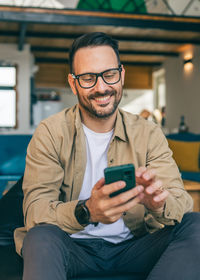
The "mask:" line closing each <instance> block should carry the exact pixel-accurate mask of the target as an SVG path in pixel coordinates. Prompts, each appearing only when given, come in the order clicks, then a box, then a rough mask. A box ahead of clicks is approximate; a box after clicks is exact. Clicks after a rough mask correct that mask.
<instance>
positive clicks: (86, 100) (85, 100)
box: [77, 89, 122, 119]
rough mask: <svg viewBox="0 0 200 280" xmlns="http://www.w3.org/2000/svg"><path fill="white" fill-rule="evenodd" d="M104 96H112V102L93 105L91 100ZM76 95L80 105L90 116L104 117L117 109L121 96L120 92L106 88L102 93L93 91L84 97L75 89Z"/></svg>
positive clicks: (107, 116)
mask: <svg viewBox="0 0 200 280" xmlns="http://www.w3.org/2000/svg"><path fill="white" fill-rule="evenodd" d="M104 96H114V101H113V103H112V104H98V105H97V106H94V105H93V103H92V100H94V99H95V98H98V97H104ZM77 97H78V101H79V105H80V107H81V108H83V109H84V110H85V111H86V112H87V113H89V115H90V116H91V117H93V118H100V119H106V118H109V117H110V116H112V115H113V114H114V113H115V111H116V110H117V107H118V105H119V103H120V101H121V98H122V92H121V91H116V90H114V89H113V90H106V91H105V92H104V93H99V92H95V93H92V94H90V95H89V96H86V97H85V96H81V95H80V93H79V92H78V90H77ZM107 107H109V108H107Z"/></svg>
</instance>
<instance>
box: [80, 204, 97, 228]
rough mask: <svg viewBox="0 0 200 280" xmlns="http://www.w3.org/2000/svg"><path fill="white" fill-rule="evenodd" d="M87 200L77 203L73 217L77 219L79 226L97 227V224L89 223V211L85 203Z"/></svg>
mask: <svg viewBox="0 0 200 280" xmlns="http://www.w3.org/2000/svg"><path fill="white" fill-rule="evenodd" d="M87 200H88V199H85V200H79V202H78V203H77V205H76V207H75V211H74V214H75V217H76V219H77V221H78V222H79V224H81V225H82V226H84V227H86V226H88V225H94V226H95V227H96V226H97V225H98V223H97V222H96V223H94V222H91V221H90V211H89V209H88V208H87V206H86V204H85V203H86V201H87Z"/></svg>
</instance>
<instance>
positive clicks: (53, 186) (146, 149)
mask: <svg viewBox="0 0 200 280" xmlns="http://www.w3.org/2000/svg"><path fill="white" fill-rule="evenodd" d="M127 163H133V164H134V165H135V167H136V168H138V167H140V166H147V167H148V168H153V169H155V170H156V174H157V177H158V178H159V179H161V180H162V181H163V184H164V187H165V188H166V189H167V190H168V191H169V193H170V195H169V197H168V198H167V201H166V207H165V209H164V211H163V212H162V213H150V212H149V211H148V210H147V209H146V208H145V207H144V206H143V205H141V204H138V205H137V206H135V207H134V208H132V209H131V210H130V211H128V212H127V214H126V215H125V216H123V219H124V222H125V224H126V225H127V226H128V227H129V229H130V230H131V231H132V233H133V234H134V235H136V236H141V235H143V234H145V233H146V232H153V231H155V230H157V229H159V228H161V227H163V226H164V225H174V224H175V223H176V222H180V221H181V219H182V216H183V214H184V213H185V212H188V211H191V210H192V204H193V203H192V199H191V197H190V196H189V195H188V193H187V192H186V191H185V190H184V188H183V184H182V181H181V178H180V174H179V171H178V168H177V166H176V164H175V162H174V160H173V159H172V152H171V151H170V150H169V148H168V144H167V141H166V138H165V137H164V135H163V133H162V132H161V130H160V128H159V127H158V126H157V125H155V124H153V123H152V122H149V121H146V120H144V119H142V118H140V117H139V116H137V115H132V114H129V113H126V112H124V111H122V110H119V111H118V114H117V120H116V125H115V129H114V135H113V137H112V140H111V143H110V147H109V150H108V166H114V165H120V164H127ZM85 166H86V146H85V136H84V132H83V128H82V124H81V119H80V113H79V109H78V106H77V105H76V106H74V107H73V108H71V109H66V110H64V111H62V112H60V113H58V114H56V115H53V116H51V117H49V118H48V119H46V120H44V121H42V122H41V124H40V125H39V126H38V128H37V129H36V131H35V133H34V135H33V137H32V140H31V142H30V144H29V146H28V150H27V157H26V169H25V175H24V183H23V191H24V204H23V210H24V222H25V227H24V228H18V229H16V230H15V234H14V236H15V244H16V250H17V252H18V253H20V252H21V248H22V244H23V238H24V236H25V234H26V232H27V231H28V230H29V229H30V228H32V227H34V226H35V225H38V224H40V223H50V224H55V225H58V226H59V227H60V228H61V229H63V230H64V231H66V232H68V233H69V234H72V233H75V232H77V231H81V230H82V229H83V227H82V226H81V225H80V224H79V223H78V222H77V220H76V218H75V216H74V208H75V206H76V204H77V199H78V196H79V193H80V190H81V186H82V182H83V177H84V172H85Z"/></svg>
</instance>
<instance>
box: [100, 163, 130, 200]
mask: <svg viewBox="0 0 200 280" xmlns="http://www.w3.org/2000/svg"><path fill="white" fill-rule="evenodd" d="M104 177H105V183H106V185H108V184H111V183H114V182H117V181H125V182H126V186H125V187H124V188H123V189H120V190H118V191H116V192H113V193H111V194H110V197H113V196H116V195H118V194H120V193H122V192H126V191H128V190H130V189H132V188H134V187H135V167H134V165H133V164H124V165H118V166H112V167H107V168H105V169H104Z"/></svg>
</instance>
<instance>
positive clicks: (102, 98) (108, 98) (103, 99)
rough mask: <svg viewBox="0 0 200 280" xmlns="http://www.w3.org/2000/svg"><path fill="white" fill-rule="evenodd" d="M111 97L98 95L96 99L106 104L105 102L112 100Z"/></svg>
mask: <svg viewBox="0 0 200 280" xmlns="http://www.w3.org/2000/svg"><path fill="white" fill-rule="evenodd" d="M110 98H111V96H110V95H107V96H102V97H96V98H95V101H96V102H97V103H100V104H102V103H103V104H105V103H108V102H109V101H110Z"/></svg>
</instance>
